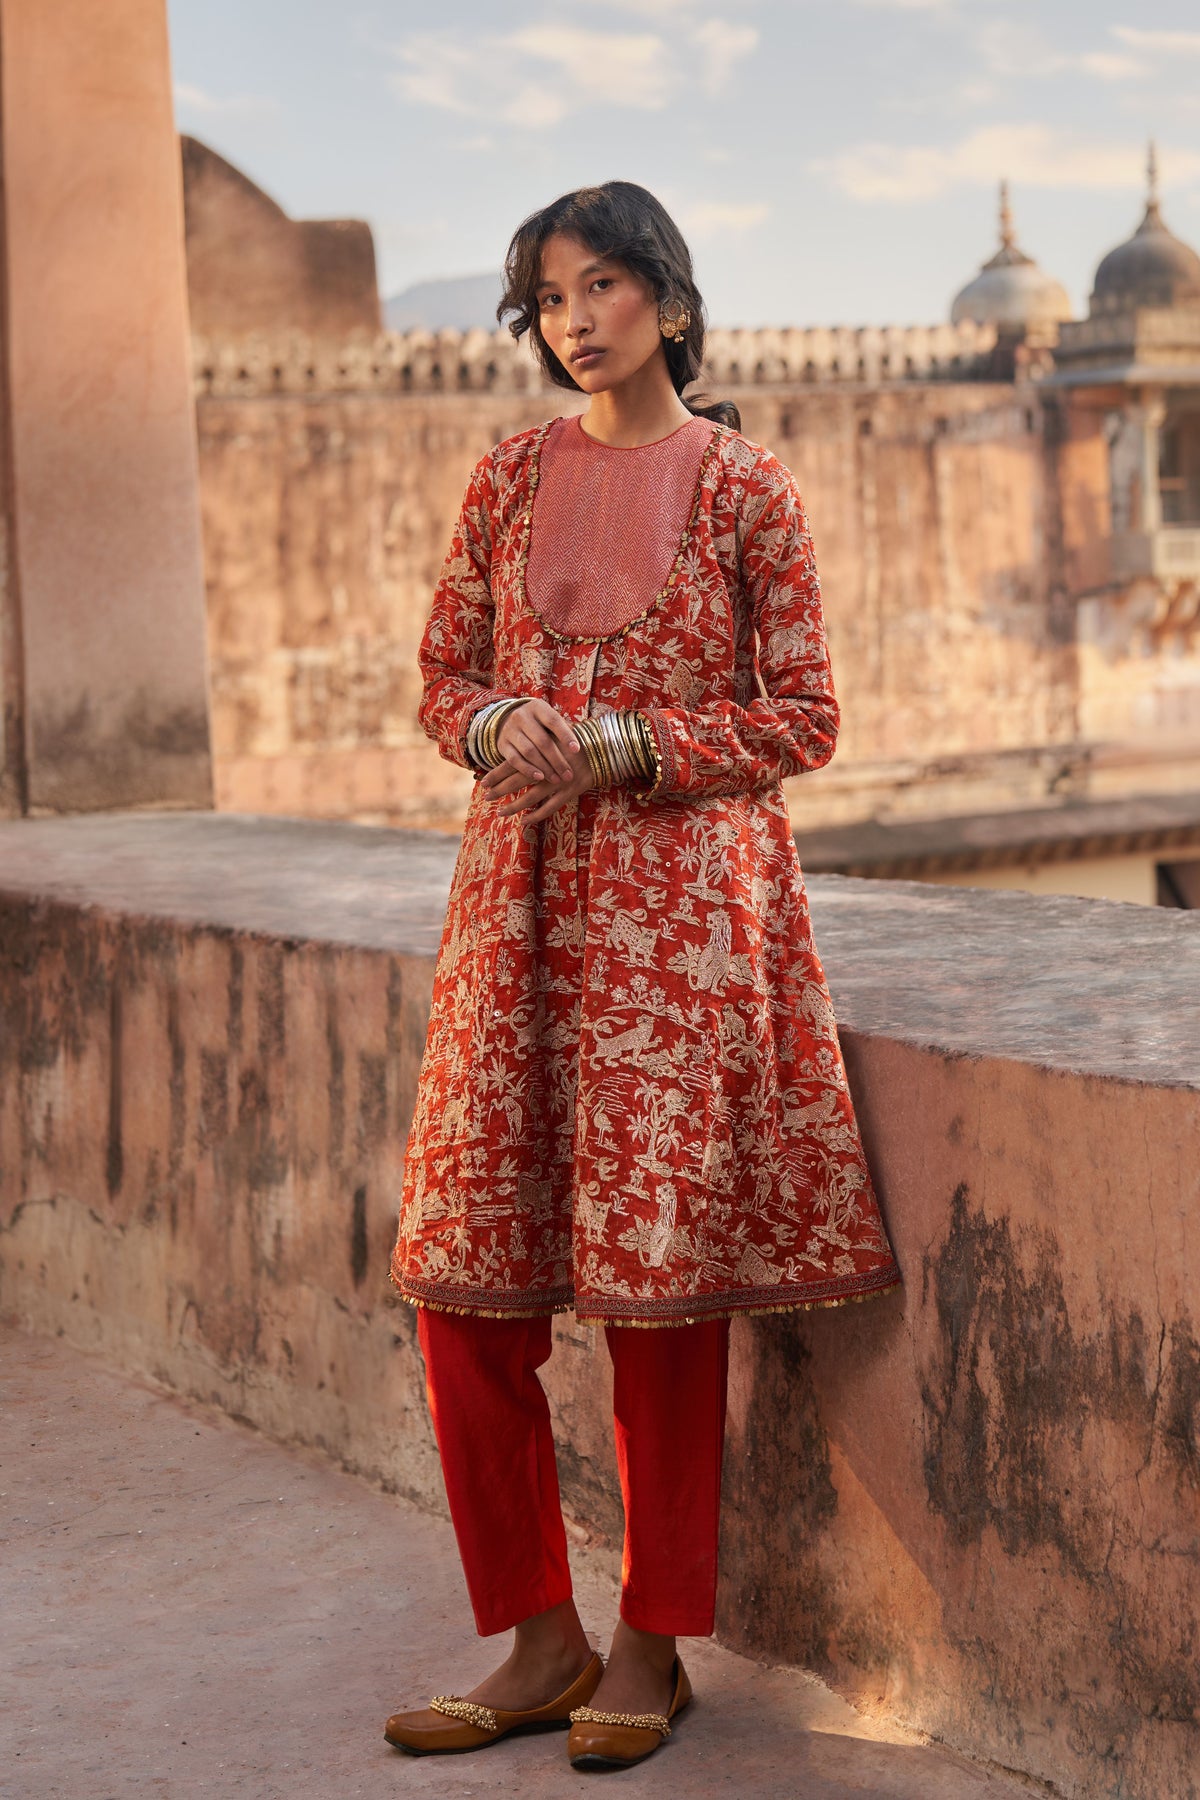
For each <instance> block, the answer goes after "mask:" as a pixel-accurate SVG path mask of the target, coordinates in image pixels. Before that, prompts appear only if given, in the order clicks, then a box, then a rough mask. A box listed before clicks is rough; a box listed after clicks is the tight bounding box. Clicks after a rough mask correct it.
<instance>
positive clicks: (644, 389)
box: [581, 358, 693, 450]
mask: <svg viewBox="0 0 1200 1800" xmlns="http://www.w3.org/2000/svg"><path fill="white" fill-rule="evenodd" d="M655 360H656V362H658V364H659V367H658V368H654V367H652V368H651V369H650V370H648V371H642V370H640V369H639V370H638V372H637V374H636V375H631V376H630V378H629V380H628V381H623V382H621V384H620V386H619V387H612V388H606V389H604V391H603V392H602V393H599V394H593V395H592V402H591V405H590V406H589V407H588V409H587V411H586V412H585V413H584V414H583V416H582V419H581V423H582V425H583V429H584V430H585V431H586V432H587V434H588V436H589V437H593V438H596V439H597V441H598V442H599V443H602V444H612V445H614V446H617V447H619V448H621V449H625V450H633V449H636V448H637V446H638V445H639V444H653V443H656V442H657V440H658V439H659V438H665V437H669V436H670V434H671V432H673V431H678V430H679V427H680V426H681V425H684V424H686V423H687V421H688V420H689V419H690V418H691V417H692V416H693V415H692V414H691V413H690V412H689V411H688V409H687V407H686V406H685V405H684V404H683V401H682V400H681V399H680V398H679V395H678V394H677V393H676V392H675V389H674V388H673V387H672V386H671V378H670V376H669V375H668V374H667V371H666V367H665V365H663V364H662V360H661V358H656V359H655Z"/></svg>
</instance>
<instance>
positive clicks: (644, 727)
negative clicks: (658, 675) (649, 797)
mask: <svg viewBox="0 0 1200 1800" xmlns="http://www.w3.org/2000/svg"><path fill="white" fill-rule="evenodd" d="M633 716H634V718H635V719H636V720H637V721H638V724H639V726H640V728H641V733H642V742H643V744H644V745H645V747H646V751H647V754H648V755H649V758H650V761H651V763H652V764H653V771H651V770H649V769H648V770H647V771H646V772H647V774H648V775H650V774H651V773H652V780H651V783H650V788H649V792H650V793H654V792H655V790H656V789H657V788H659V787H661V786H662V780H663V766H662V757H661V756H660V755H659V749H658V739H657V737H656V736H655V735H654V727H653V725H652V724H651V723H650V721H649V719H648V718H647V717H646V715H645V713H643V712H637V713H634V715H633Z"/></svg>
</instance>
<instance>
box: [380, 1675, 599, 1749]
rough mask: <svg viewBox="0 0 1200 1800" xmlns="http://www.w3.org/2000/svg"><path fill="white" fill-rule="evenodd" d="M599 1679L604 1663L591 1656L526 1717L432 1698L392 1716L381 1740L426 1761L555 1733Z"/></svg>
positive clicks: (451, 1698)
mask: <svg viewBox="0 0 1200 1800" xmlns="http://www.w3.org/2000/svg"><path fill="white" fill-rule="evenodd" d="M603 1674H604V1662H603V1659H602V1658H601V1656H600V1654H599V1652H598V1651H597V1652H595V1653H593V1656H592V1660H591V1661H590V1662H589V1663H588V1665H587V1667H586V1668H585V1669H584V1670H583V1673H582V1674H580V1675H577V1676H576V1677H575V1679H574V1681H573V1682H572V1683H571V1685H570V1687H569V1688H568V1689H567V1690H566V1692H565V1693H563V1694H560V1695H559V1696H558V1699H557V1700H550V1701H548V1702H547V1704H546V1705H545V1706H534V1707H531V1708H530V1709H529V1711H528V1712H505V1711H504V1709H503V1708H502V1707H497V1706H483V1705H481V1703H480V1702H479V1701H478V1700H464V1699H462V1698H461V1697H460V1696H459V1695H458V1694H435V1695H434V1697H433V1699H432V1700H431V1701H430V1702H429V1708H428V1710H427V1711H425V1712H409V1713H393V1714H392V1716H391V1718H390V1719H389V1720H388V1722H387V1724H386V1725H385V1726H384V1728H383V1735H384V1737H385V1738H386V1739H387V1741H388V1743H389V1744H391V1745H392V1746H393V1747H394V1748H395V1749H397V1750H407V1751H408V1753H409V1755H410V1756H432V1755H438V1754H442V1755H446V1754H448V1753H450V1752H453V1751H458V1750H482V1749H483V1747H484V1745H485V1744H494V1743H496V1741H497V1740H498V1739H499V1738H502V1737H507V1736H508V1734H509V1732H511V1731H553V1730H555V1729H558V1730H561V1729H562V1727H563V1726H564V1725H566V1724H568V1723H569V1722H570V1715H571V1710H572V1708H573V1707H577V1706H582V1705H584V1704H585V1703H586V1702H587V1701H588V1700H590V1699H591V1697H592V1695H593V1694H594V1693H595V1691H596V1689H597V1688H598V1687H599V1686H600V1677H601V1676H602V1675H603Z"/></svg>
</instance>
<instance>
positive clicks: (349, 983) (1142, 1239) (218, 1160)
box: [0, 814, 1200, 1800]
mask: <svg viewBox="0 0 1200 1800" xmlns="http://www.w3.org/2000/svg"><path fill="white" fill-rule="evenodd" d="M454 850H455V845H454V841H453V840H452V839H450V840H448V839H446V838H444V837H441V836H438V835H437V834H427V833H422V834H419V835H418V834H413V835H412V836H411V837H410V836H407V835H406V834H403V833H398V832H375V831H372V830H370V829H367V828H364V827H353V826H344V825H320V824H313V823H309V822H305V821H294V820H287V819H278V818H273V819H265V820H258V819H254V818H236V817H234V818H231V817H221V816H213V815H208V814H174V815H164V814H153V815H151V814H145V815H109V816H107V817H90V818H75V819H65V820H38V821H25V822H20V823H17V824H11V825H5V826H3V827H0V1021H3V1030H2V1031H0V1315H5V1316H7V1317H10V1318H12V1319H13V1320H14V1321H15V1322H18V1323H20V1324H21V1325H22V1326H24V1327H25V1328H27V1329H31V1330H35V1331H42V1332H48V1333H57V1334H59V1335H60V1336H63V1337H65V1338H67V1339H69V1340H70V1341H71V1342H73V1343H76V1344H79V1345H81V1346H84V1347H86V1348H90V1349H95V1350H98V1351H101V1352H103V1353H104V1354H105V1355H106V1356H108V1357H110V1358H113V1359H115V1360H116V1361H118V1362H119V1363H121V1364H122V1365H123V1366H124V1367H125V1368H126V1369H128V1370H131V1371H133V1372H136V1373H139V1374H145V1375H149V1376H151V1377H153V1378H155V1379H157V1380H160V1381H164V1382H166V1383H168V1384H169V1385H170V1386H172V1387H174V1388H175V1389H177V1390H178V1391H180V1392H182V1393H185V1394H189V1395H194V1396H196V1397H198V1398H200V1399H201V1400H204V1401H206V1402H212V1403H215V1404H217V1405H218V1406H221V1407H223V1408H224V1409H225V1410H226V1411H228V1412H230V1413H232V1414H234V1415H237V1416H241V1417H244V1418H246V1419H249V1420H251V1421H252V1422H254V1423H255V1424H257V1425H259V1426H260V1427H261V1428H262V1429H264V1430H266V1431H268V1432H270V1433H272V1434H273V1435H275V1436H277V1437H279V1438H282V1439H285V1440H289V1441H292V1442H296V1443H302V1444H307V1445H311V1446H315V1447H317V1448H319V1449H321V1450H322V1451H324V1452H325V1453H326V1454H327V1455H330V1456H332V1457H334V1458H336V1459H337V1460H339V1461H341V1462H342V1463H343V1464H345V1465H346V1466H348V1467H350V1468H354V1469H357V1470H360V1471H361V1472H363V1473H364V1474H366V1475H367V1476H369V1477H370V1478H371V1479H373V1480H375V1481H378V1482H382V1483H383V1484H385V1485H387V1486H389V1487H391V1488H392V1489H394V1490H395V1491H397V1492H399V1493H402V1494H406V1495H408V1496H410V1497H411V1498H414V1499H417V1500H419V1501H421V1503H422V1504H425V1505H433V1506H440V1505H441V1504H442V1500H443V1495H442V1486H441V1479H440V1472H439V1469H438V1465H437V1457H436V1450H435V1446H434V1443H433V1438H432V1433H431V1430H430V1426H429V1420H428V1415H427V1411H426V1409H425V1406H424V1401H423V1395H422V1382H421V1366H420V1357H419V1353H418V1350H417V1345H416V1334H415V1315H414V1313H413V1311H412V1309H411V1308H410V1307H407V1306H404V1305H403V1304H401V1303H400V1302H399V1301H398V1300H396V1299H395V1298H394V1296H393V1295H392V1293H391V1292H390V1290H389V1288H388V1284H387V1279H386V1266H387V1256H388V1252H389V1250H390V1248H391V1244H392V1241H393V1238H394V1235H395V1224H396V1211H397V1193H398V1188H399V1180H400V1169H401V1163H402V1157H403V1144H404V1138H405V1134H406V1131H407V1128H408V1121H409V1118H410V1117H411V1111H412V1105H413V1100H414V1096H415V1086H416V1075H417V1070H418V1067H419V1063H420V1057H421V1052H422V1048H423V1044H424V1038H425V1032H426V1027H427V1021H428V1007H429V998H430V982H431V972H432V966H433V952H434V949H435V947H436V943H437V938H438V933H439V930H440V919H441V908H442V904H443V901H444V895H445V886H446V882H447V880H448V878H449V872H450V865H451V862H452V859H453V855H454ZM810 893H811V898H812V911H813V917H814V922H815V929H816V936H817V942H818V945H819V946H820V950H821V954H822V958H823V960H824V962H825V964H826V967H827V970H828V973H829V977H830V985H831V989H832V992H833V996H834V1002H835V1006H836V1007H837V1009H838V1013H839V1017H840V1020H841V1037H842V1045H843V1049H844V1051H845V1055H846V1068H847V1074H848V1077H849V1081H850V1086H851V1090H852V1093H853V1096H854V1101H855V1106H856V1109H857V1112H858V1117H859V1121H860V1124H861V1126H862V1130H863V1139H864V1143H865V1145H866V1149H867V1154H868V1158H869V1160H870V1163H871V1167H872V1170H873V1172H874V1175H875V1179H876V1184H877V1186H878V1189H879V1194H880V1198H881V1202H882V1205H883V1209H884V1213H885V1217H886V1219H887V1224H888V1229H889V1232H890V1234H891V1237H892V1241H893V1244H894V1245H895V1249H896V1254H897V1258H898V1260H899V1263H900V1267H901V1270H902V1272H903V1276H904V1286H903V1289H902V1290H898V1291H895V1292H893V1293H890V1294H887V1295H884V1296H882V1297H878V1298H876V1299H874V1300H872V1301H870V1302H869V1303H867V1304H866V1305H863V1306H854V1307H845V1308H840V1309H836V1310H833V1311H824V1312H817V1313H813V1314H799V1315H787V1316H779V1317H767V1318H754V1319H739V1320H737V1321H735V1324H734V1329H733V1334H732V1341H731V1361H730V1412H729V1425H728V1432H727V1438H726V1460H725V1497H724V1505H723V1523H722V1544H721V1558H722V1564H721V1567H722V1576H721V1587H720V1593H719V1599H718V1635H719V1637H720V1638H721V1640H722V1641H723V1642H725V1643H726V1644H729V1645H731V1646H733V1647H735V1648H737V1649H740V1650H742V1651H745V1652H747V1653H748V1654H751V1655H754V1656H757V1657H760V1658H763V1659H766V1660H770V1661H784V1662H791V1663H799V1664H804V1665H806V1666H808V1667H810V1668H812V1669H814V1670H816V1671H817V1672H819V1673H820V1674H822V1675H824V1676H825V1677H826V1678H827V1679H828V1680H829V1682H830V1683H831V1685H833V1686H835V1687H836V1688H837V1689H838V1690H839V1691H840V1692H842V1693H844V1694H846V1695H848V1696H850V1697H852V1698H853V1699H854V1700H855V1701H856V1702H858V1703H860V1704H862V1705H864V1706H865V1707H867V1708H868V1709H870V1710H871V1711H872V1712H874V1713H877V1714H882V1715H884V1716H888V1717H891V1718H895V1719H899V1720H902V1721H903V1722H904V1723H905V1724H906V1725H907V1726H908V1727H911V1728H913V1729H916V1730H919V1731H925V1732H929V1733H932V1734H933V1735H935V1736H937V1737H939V1738H941V1739H943V1740H944V1741H945V1742H947V1743H949V1744H951V1745H953V1746H955V1747H956V1748H958V1749H960V1750H963V1751H966V1752H968V1753H969V1754H971V1755H973V1756H975V1757H980V1758H983V1759H985V1760H988V1761H992V1762H995V1763H998V1764H1001V1765H1003V1766H1005V1767H1008V1768H1015V1769H1019V1770H1021V1771H1023V1772H1024V1773H1026V1774H1028V1775H1030V1776H1032V1777H1034V1778H1035V1779H1036V1780H1038V1781H1040V1782H1042V1783H1046V1784H1052V1785H1051V1787H1050V1791H1053V1792H1059V1793H1064V1794H1070V1795H1071V1796H1073V1797H1074V1800H1084V1797H1085V1796H1086V1797H1093V1796H1094V1797H1095V1800H1100V1797H1101V1796H1104V1795H1108V1794H1111V1793H1113V1792H1115V1791H1116V1790H1117V1788H1118V1787H1119V1788H1120V1790H1121V1791H1122V1792H1128V1793H1131V1794H1168V1793H1170V1794H1174V1793H1184V1792H1187V1791H1188V1783H1189V1782H1190V1781H1192V1779H1193V1776H1194V1769H1195V1746H1196V1729H1197V1725H1198V1724H1200V1685H1198V1683H1197V1676H1196V1657H1195V1638H1194V1634H1195V1620H1196V1618H1197V1617H1200V1536H1198V1534H1197V1528H1196V1517H1195V1481H1196V1471H1197V1469H1198V1468H1200V1330H1198V1327H1197V1321H1196V1317H1195V1310H1194V1299H1193V1297H1194V1295H1195V1293H1196V1291H1197V1289H1198V1287H1200V1266H1198V1264H1197V1255H1198V1246H1200V1237H1198V1234H1197V1232H1196V1228H1195V1221H1196V1217H1197V1213H1198V1211H1200V1171H1198V1168H1197V1158H1196V1144H1197V1142H1198V1141H1200V1100H1198V1097H1197V1092H1196V1089H1197V1086H1198V1085H1200V1083H1198V1082H1197V1079H1196V1071H1197V1044H1196V1033H1197V1023H1196V1018H1195V1013H1196V1008H1195V1004H1194V996H1195V994H1196V992H1197V985H1198V984H1197V981H1196V973H1197V944H1198V942H1200V939H1198V937H1197V931H1196V919H1195V916H1194V915H1184V914H1178V913H1167V912H1161V913H1160V912H1158V911H1156V910H1154V909H1152V908H1142V907H1135V906H1120V905H1113V904H1111V903H1108V902H1103V901H1085V900H1075V899H1064V898H1050V899H1042V898H1039V899H1034V898H1031V897H1029V896H1027V895H1022V894H1019V893H995V892H990V891H987V890H978V889H951V888H930V887H925V886H922V885H920V884H916V883H882V882H876V881H860V880H852V879H848V878H844V877H837V876H827V877H820V876H818V877H814V878H813V879H812V881H811V883H810ZM555 1330H556V1340H557V1347H556V1352H555V1356H554V1358H553V1359H552V1363H551V1365H549V1366H548V1370H547V1382H546V1385H547V1391H548V1393H549V1396H550V1401H551V1406H552V1410H553V1415H554V1420H555V1430H556V1435H557V1441H558V1449H559V1466H560V1473H561V1482H562V1492H563V1498H564V1503H565V1506H566V1508H567V1510H568V1512H569V1514H570V1516H571V1517H572V1518H573V1519H574V1521H575V1524H576V1531H577V1533H580V1534H582V1535H583V1537H585V1538H590V1539H593V1540H595V1541H607V1542H609V1543H610V1544H617V1543H619V1539H620V1532H621V1505H620V1492H619V1486H618V1482H617V1475H616V1469H615V1465H614V1460H613V1453H612V1420H611V1415H610V1413H609V1394H610V1386H609V1372H608V1367H607V1357H606V1355H605V1351H604V1337H603V1333H599V1332H597V1331H596V1330H595V1328H593V1327H590V1326H581V1325H579V1324H578V1322H576V1321H574V1320H573V1319H572V1318H571V1316H570V1315H566V1316H564V1317H563V1318H562V1319H560V1320H559V1321H558V1322H557V1324H556V1327H555Z"/></svg>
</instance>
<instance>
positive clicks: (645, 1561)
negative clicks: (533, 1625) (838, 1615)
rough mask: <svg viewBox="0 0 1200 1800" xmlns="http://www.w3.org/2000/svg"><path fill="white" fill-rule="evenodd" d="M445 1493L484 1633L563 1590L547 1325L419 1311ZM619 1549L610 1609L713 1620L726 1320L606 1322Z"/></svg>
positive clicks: (659, 1620)
mask: <svg viewBox="0 0 1200 1800" xmlns="http://www.w3.org/2000/svg"><path fill="white" fill-rule="evenodd" d="M417 1329H418V1336H419V1339H420V1344H421V1350H422V1353H423V1354H424V1357H425V1378H426V1392H427V1393H428V1396H429V1409H430V1412H431V1414H432V1416H433V1426H434V1431H435V1432H436V1434H437V1441H438V1449H439V1451H440V1452H441V1458H442V1472H443V1474H444V1476H445V1480H446V1497H447V1499H448V1501H449V1503H450V1517H451V1519H452V1520H453V1523H454V1531H455V1535H456V1537H457V1539H458V1547H459V1553H460V1555H461V1557H462V1564H463V1572H464V1574H465V1576H466V1581H467V1592H468V1593H469V1595H470V1598H471V1605H472V1607H473V1608H474V1612H475V1623H476V1626H477V1628H478V1630H479V1634H480V1636H481V1637H489V1636H490V1635H491V1634H492V1633H493V1632H497V1631H507V1630H509V1629H510V1628H511V1627H512V1626H514V1625H517V1624H519V1623H520V1622H521V1621H522V1620H524V1619H529V1618H532V1617H533V1615H534V1614H535V1613H540V1612H545V1611H546V1610H547V1608H549V1607H551V1606H558V1605H560V1604H561V1603H562V1602H563V1601H564V1600H569V1599H570V1598H571V1572H570V1569H569V1567H568V1564H567V1538H566V1532H565V1530H564V1529H563V1519H562V1511H561V1508H560V1505H559V1495H558V1469H557V1466H556V1464H555V1460H554V1439H553V1436H552V1434H551V1429H550V1407H549V1404H548V1402H547V1400H546V1394H545V1390H544V1389H543V1387H542V1384H541V1381H540V1380H539V1379H538V1374H537V1371H538V1369H539V1368H540V1367H541V1366H542V1364H543V1363H544V1362H546V1361H547V1360H548V1358H549V1356H550V1348H551V1341H552V1339H551V1321H550V1319H549V1318H538V1319H489V1318H483V1317H481V1316H479V1315H477V1314H468V1313H444V1312H434V1311H432V1310H431V1309H430V1308H428V1307H421V1309H420V1311H419V1313H418V1315H417ZM605 1336H606V1338H607V1340H608V1349H609V1354H610V1356H611V1357H612V1364H613V1425H614V1432H615V1438H616V1451H617V1466H618V1469H619V1471H620V1477H621V1497H622V1499H623V1500H624V1503H625V1544H624V1556H623V1559H622V1569H621V1617H622V1618H623V1619H625V1620H626V1622H627V1623H628V1624H630V1625H632V1626H634V1627H635V1628H636V1629H638V1630H640V1631H655V1632H662V1633H664V1634H667V1635H671V1634H676V1633H677V1634H679V1635H680V1636H684V1637H707V1636H708V1634H709V1633H710V1632H711V1631H712V1629H713V1623H714V1619H713V1615H714V1609H715V1604H716V1587H717V1538H718V1527H719V1512H720V1499H721V1455H722V1451H723V1448H724V1442H725V1396H726V1379H727V1373H728V1367H729V1320H728V1319H706V1320H703V1321H701V1322H699V1323H697V1324H695V1325H677V1326H669V1327H664V1328H661V1329H639V1328H638V1327H636V1326H620V1325H607V1326H606V1327H605Z"/></svg>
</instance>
